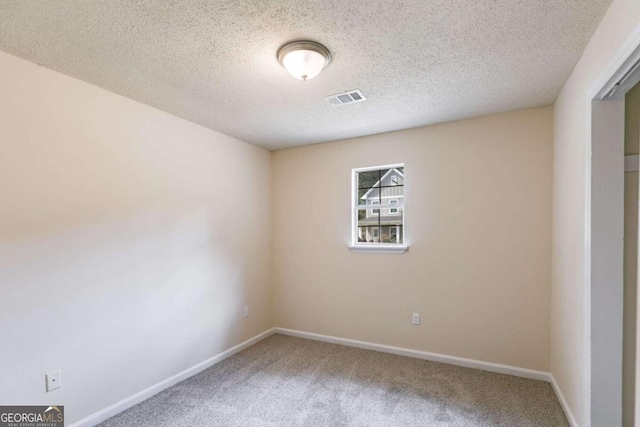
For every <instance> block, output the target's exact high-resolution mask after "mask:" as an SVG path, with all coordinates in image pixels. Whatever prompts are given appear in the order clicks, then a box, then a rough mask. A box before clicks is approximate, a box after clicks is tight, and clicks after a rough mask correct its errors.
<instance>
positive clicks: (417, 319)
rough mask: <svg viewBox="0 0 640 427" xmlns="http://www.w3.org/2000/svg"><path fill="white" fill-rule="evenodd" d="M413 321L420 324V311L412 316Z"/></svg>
mask: <svg viewBox="0 0 640 427" xmlns="http://www.w3.org/2000/svg"><path fill="white" fill-rule="evenodd" d="M411 323H413V324H414V325H419V324H420V313H413V316H412V318H411Z"/></svg>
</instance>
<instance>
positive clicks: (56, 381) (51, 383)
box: [44, 370, 62, 393]
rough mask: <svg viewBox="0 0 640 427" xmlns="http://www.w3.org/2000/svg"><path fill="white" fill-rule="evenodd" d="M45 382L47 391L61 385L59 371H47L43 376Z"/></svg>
mask: <svg viewBox="0 0 640 427" xmlns="http://www.w3.org/2000/svg"><path fill="white" fill-rule="evenodd" d="M44 377H45V380H46V382H47V393H48V392H50V391H52V390H55V389H57V388H60V387H62V382H61V380H60V371H59V370H58V371H53V372H49V373H48V374H47V375H45V376H44Z"/></svg>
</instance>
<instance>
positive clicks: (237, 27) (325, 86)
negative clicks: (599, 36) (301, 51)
mask: <svg viewBox="0 0 640 427" xmlns="http://www.w3.org/2000/svg"><path fill="white" fill-rule="evenodd" d="M610 3H611V0H473V1H469V0H404V1H367V0H320V1H299V0H298V1H296V0H279V1H276V0H267V1H265V0H253V1H238V0H220V1H207V0H200V1H195V0H186V1H178V0H171V1H170V0H156V1H153V0H137V1H134V0H110V1H97V0H57V1H53V0H49V1H45V0H40V1H24V0H5V1H2V2H0V50H3V51H6V52H8V53H11V54H14V55H16V56H19V57H22V58H25V59H28V60H30V61H33V62H35V63H38V64H40V65H43V66H45V67H48V68H51V69H54V70H57V71H60V72H62V73H64V74H67V75H70V76H73V77H76V78H78V79H81V80H85V81H87V82H90V83H92V84H95V85H97V86H100V87H103V88H105V89H108V90H111V91H113V92H116V93H119V94H121V95H124V96H127V97H129V98H132V99H135V100H137V101H140V102H143V103H146V104H149V105H152V106H154V107H157V108H160V109H162V110H164V111H167V112H170V113H172V114H175V115H176V116H179V117H183V118H185V119H188V120H191V121H193V122H196V123H199V124H202V125H204V126H207V127H209V128H211V129H214V130H217V131H220V132H223V133H226V134H228V135H232V136H234V137H237V138H239V139H242V140H244V141H247V142H251V143H254V144H257V145H261V146H263V147H265V148H268V149H278V148H285V147H291V146H296V145H305V144H311V143H317V142H323V141H329V140H335V139H342V138H347V137H354V136H361V135H367V134H374V133H380V132H386V131H391V130H397V129H404V128H409V127H415V126H421V125H427V124H433V123H439V122H444V121H449V120H456V119H460V118H464V117H470V116H477V115H483V114H490V113H495V112H501V111H507V110H513V109H520V108H527V107H534V106H541V105H548V104H551V103H553V101H554V100H555V98H556V96H557V95H558V93H559V91H560V89H561V88H562V85H563V84H564V82H565V81H566V79H567V78H568V76H569V74H570V73H571V70H572V69H573V67H574V65H575V63H576V62H577V60H578V58H579V57H580V55H581V54H582V51H583V49H584V48H585V46H586V44H587V42H588V40H589V39H590V37H591V35H592V34H593V32H594V31H595V29H596V27H597V25H598V23H599V22H600V19H601V18H602V16H603V14H604V12H605V11H606V9H607V7H608V6H609V4H610ZM294 39H310V40H315V41H318V42H320V43H322V44H324V45H325V46H327V47H328V48H329V50H331V53H332V57H333V61H332V63H331V64H330V65H329V67H328V68H327V69H325V70H324V71H323V72H322V73H321V74H320V75H319V76H318V77H316V78H315V79H313V80H310V81H307V82H303V81H299V80H296V79H294V78H293V77H291V76H289V75H288V74H287V73H286V71H285V70H284V69H283V68H282V67H281V66H280V64H279V63H278V62H277V60H276V51H277V50H278V47H279V46H280V45H282V44H284V43H285V42H288V41H291V40H294ZM0 73H1V70H0ZM350 89H360V90H362V91H363V93H364V94H365V96H366V97H367V98H368V100H367V101H366V102H362V103H358V104H354V105H345V106H340V107H333V106H331V105H329V104H328V103H327V101H325V100H323V99H322V98H323V97H324V96H327V95H332V94H335V93H338V92H343V91H347V90H350Z"/></svg>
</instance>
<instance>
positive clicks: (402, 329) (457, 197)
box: [272, 107, 552, 371]
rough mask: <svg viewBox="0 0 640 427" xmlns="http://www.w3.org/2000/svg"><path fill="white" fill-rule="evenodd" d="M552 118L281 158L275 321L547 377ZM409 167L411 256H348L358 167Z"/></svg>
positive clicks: (415, 134) (459, 127)
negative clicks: (414, 318) (416, 317)
mask: <svg viewBox="0 0 640 427" xmlns="http://www.w3.org/2000/svg"><path fill="white" fill-rule="evenodd" d="M551 113H552V109H551V107H545V108H538V109H531V110H524V111H516V112H510V113H506V114H499V115H493V116H487V117H480V118H475V119H469V120H463V121H459V122H453V123H446V124H442V125H437V126H430V127H423V128H417V129H410V130H404V131H399V132H393V133H387V134H382V135H375V136H368V137H363V138H358V139H351V140H346V141H338V142H333V143H327V144H320V145H314V146H307V147H301V148H294V149H289V150H283V151H277V152H275V153H273V157H272V159H273V162H272V167H273V171H272V173H273V184H272V188H273V207H274V215H273V221H274V222H273V233H274V234H273V236H274V241H273V249H274V264H273V269H274V292H275V307H276V308H275V311H274V312H275V313H276V315H275V324H276V326H281V327H285V328H292V329H298V330H302V331H307V332H314V333H320V334H328V335H333V336H338V337H345V338H350V339H356V340H363V341H371V342H375V343H381V344H387V345H395V346H400V347H406V348H411V349H418V350H426V351H431V352H437V353H443V354H447V355H454V356H461V357H467V358H472V359H478V360H483V361H489V362H495V363H503V364H508V365H514V366H519V367H524V368H530V369H538V370H543V371H547V370H548V368H549V298H550V294H549V292H550V284H549V280H550V257H549V252H550V232H551V166H552V159H551V147H552V145H551V144H552V121H551V120H552V116H551ZM401 162H404V164H405V168H406V169H405V172H406V187H405V194H406V226H407V234H406V239H407V243H408V244H409V246H410V249H409V251H408V252H406V253H405V254H402V255H390V254H362V253H351V252H349V250H348V248H347V244H348V243H349V240H350V227H351V219H350V215H351V211H350V203H351V193H350V191H351V188H350V185H351V181H350V179H351V178H350V176H351V169H352V168H357V167H366V166H375V165H382V164H391V163H401ZM413 312H419V313H420V314H421V320H422V324H421V325H420V326H412V325H411V313H413Z"/></svg>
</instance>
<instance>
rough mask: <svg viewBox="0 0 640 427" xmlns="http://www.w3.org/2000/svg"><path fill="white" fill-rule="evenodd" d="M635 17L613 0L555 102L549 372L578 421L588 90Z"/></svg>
mask: <svg viewBox="0 0 640 427" xmlns="http://www.w3.org/2000/svg"><path fill="white" fill-rule="evenodd" d="M638 22H640V2H638V1H637V0H614V1H613V3H612V5H611V7H610V8H609V10H608V12H607V14H606V15H605V17H604V19H603V20H602V22H601V24H600V26H599V27H598V30H597V31H596V33H595V34H594V36H593V38H592V39H591V41H590V43H589V45H588V46H587V49H586V50H585V52H584V54H583V56H582V58H581V59H580V61H579V62H578V64H577V65H576V68H575V69H574V71H573V73H572V75H571V77H570V78H569V80H568V81H567V83H566V84H565V86H564V88H563V90H562V92H561V93H560V95H559V97H558V99H557V101H556V103H555V105H554V152H553V159H554V168H553V177H554V178H553V188H554V190H553V232H552V236H553V246H552V276H551V277H552V294H551V301H552V304H551V372H552V373H553V375H554V376H555V378H556V380H557V381H558V384H559V386H560V389H561V390H562V392H563V394H564V396H565V398H566V400H567V402H568V404H569V407H570V409H571V411H572V412H573V414H574V415H575V417H576V420H577V422H578V424H579V425H580V426H583V427H586V426H589V425H590V420H589V359H588V354H589V353H588V351H589V348H588V346H589V343H588V341H587V334H588V333H589V330H588V328H587V322H586V312H587V310H588V307H587V306H586V304H587V303H586V301H587V295H586V292H587V291H588V285H587V284H586V276H585V269H586V264H585V259H586V246H585V236H586V235H585V227H586V224H585V218H586V212H587V211H588V206H586V199H585V194H586V183H587V178H586V169H585V168H586V165H587V161H588V158H589V157H588V155H589V151H588V149H587V148H588V146H589V145H588V144H589V139H588V138H589V135H588V134H587V129H588V123H589V114H590V108H589V103H590V100H589V99H588V97H587V94H588V92H589V90H590V88H591V86H592V85H593V84H594V83H595V81H596V80H597V79H598V78H600V77H601V75H602V73H603V72H604V71H605V68H606V67H607V66H608V64H609V62H610V61H611V58H613V57H614V55H615V54H616V53H617V51H618V49H619V48H620V47H621V46H622V44H623V42H624V41H625V39H626V38H627V37H628V36H629V35H630V34H631V32H632V31H633V30H634V28H636V27H637V25H638Z"/></svg>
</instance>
